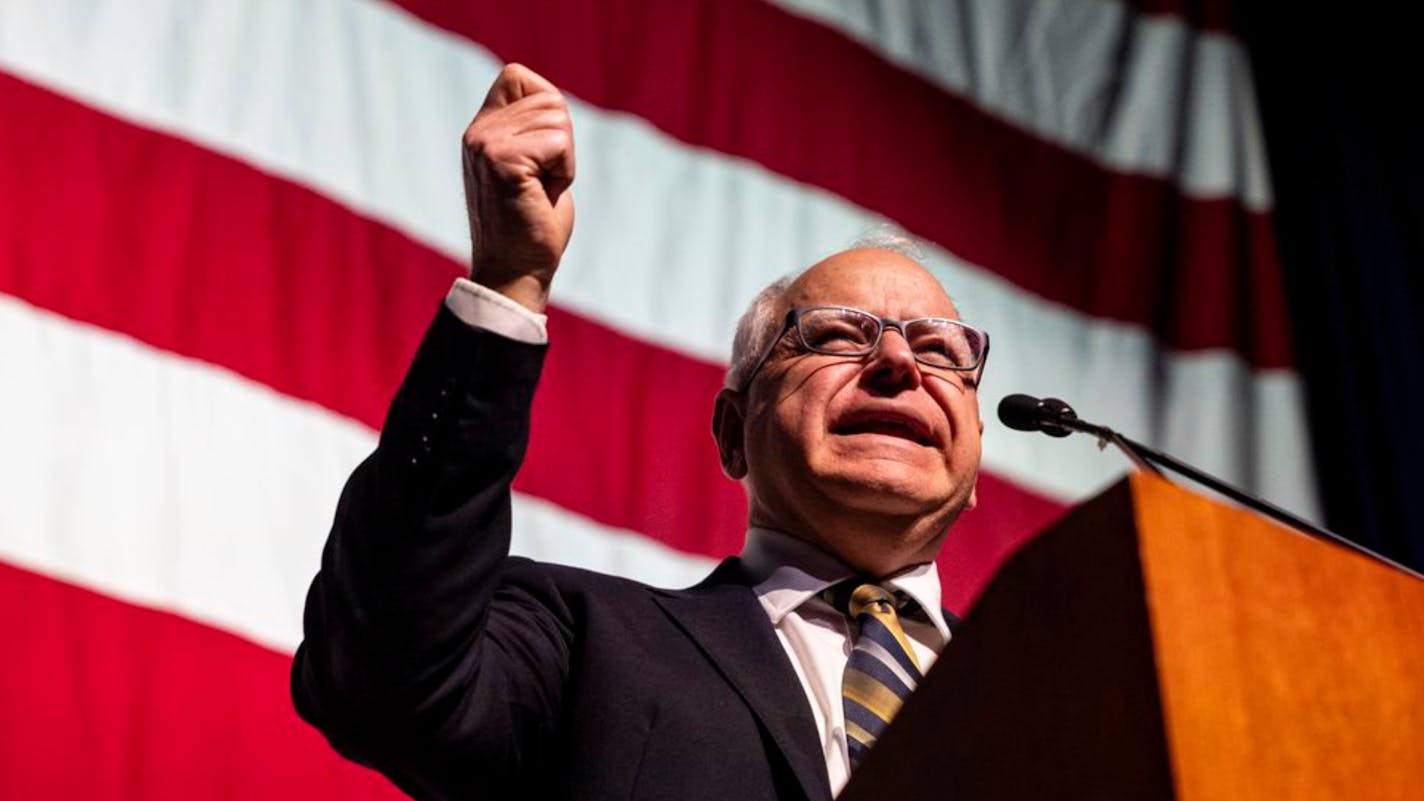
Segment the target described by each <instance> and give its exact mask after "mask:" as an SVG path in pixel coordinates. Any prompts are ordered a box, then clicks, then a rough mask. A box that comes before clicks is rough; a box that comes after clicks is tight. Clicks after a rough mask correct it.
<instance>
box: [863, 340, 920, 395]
mask: <svg viewBox="0 0 1424 801" xmlns="http://www.w3.org/2000/svg"><path fill="white" fill-rule="evenodd" d="M867 358H868V361H867V362H866V365H865V368H864V370H862V371H861V381H862V382H864V383H865V384H867V385H869V386H872V387H875V388H876V389H879V390H881V391H887V390H888V391H891V392H899V391H901V390H906V389H915V388H917V387H919V385H920V378H921V376H920V365H919V362H917V361H915V352H914V351H913V350H911V349H910V343H909V342H907V341H906V340H905V335H904V334H901V333H900V331H899V329H896V328H890V327H888V326H887V327H886V328H885V331H884V332H883V333H882V334H881V335H880V342H879V343H877V344H876V346H875V350H874V351H873V352H872V353H871V354H870V356H868V357H867Z"/></svg>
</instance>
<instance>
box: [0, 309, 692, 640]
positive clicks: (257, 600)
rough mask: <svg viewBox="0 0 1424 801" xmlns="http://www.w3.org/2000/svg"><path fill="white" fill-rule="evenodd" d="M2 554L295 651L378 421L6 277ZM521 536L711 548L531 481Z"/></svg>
mask: <svg viewBox="0 0 1424 801" xmlns="http://www.w3.org/2000/svg"><path fill="white" fill-rule="evenodd" d="M0 342H4V343H5V346H4V348H0V387H6V391H5V392H3V393H0V442H3V443H4V448H3V449H0V558H2V559H5V560H6V561H8V562H11V563H13V564H15V565H17V566H20V567H25V568H28V569H32V570H37V571H39V572H42V573H47V574H49V575H53V576H56V577H59V578H62V579H65V580H69V581H74V582H77V583H80V584H83V585H86V586H88V587H90V588H92V589H95V590H98V591H100V592H103V593H105V594H108V595H111V596H114V597H118V598H122V599H125V600H128V601H133V602H137V603H141V604H145V605H149V606H155V607H158V608H161V609H165V610H168V611H172V612H176V613H179V614H183V615H186V616H188V617H191V618H194V619H196V620H199V621H201V622H204V623H208V624H210V625H214V626H217V627H220V628H223V629H226V630H229V631H232V632H234V633H238V634H241V635H243V636H246V637H248V638H250V639H252V640H254V641H256V642H259V643H262V644H264V645H268V646H270V647H273V648H277V649H280V650H286V651H290V650H292V649H294V648H295V647H296V644H297V642H298V641H299V640H300V638H301V628H300V627H301V610H302V604H303V601H304V600H305V597H306V589H307V585H308V584H310V582H311V578H312V576H313V575H314V574H315V572H316V569H317V567H318V564H319V559H320V551H321V545H322V542H323V541H324V540H325V537H326V533H327V530H328V528H329V527H330V525H331V518H332V513H333V511H334V510H335V508H336V499H337V496H338V494H339V492H340V489H341V485H342V483H343V482H344V481H345V479H346V476H347V475H348V474H349V473H350V471H351V469H352V468H353V467H355V465H356V463H357V462H359V461H360V460H361V459H362V458H364V457H365V456H366V454H367V453H369V452H370V450H371V448H372V447H374V445H375V436H374V434H372V432H371V431H370V430H369V429H366V428H365V427H364V426H360V425H357V424H355V423H352V422H350V421H349V420H346V419H344V418H341V417H339V416H337V415H334V414H332V413H330V412H327V411H325V410H323V409H321V408H319V407H316V406H313V405H311V404H307V403H302V402H299V401H295V400H293V399H291V398H289V397H286V396H284V395H280V394H278V393H275V392H273V391H271V390H269V389H267V388H266V387H263V386H261V385H258V384H254V383H252V382H250V381H247V380H245V379H242V378H240V377H237V376H235V375H233V374H231V373H229V372H227V371H224V370H220V369H218V368H215V367H212V366H210V365H206V364H203V363H200V362H195V361H191V360H188V359H183V358H180V357H177V356H174V355H173V354H170V353H167V352H164V351H158V350H154V349H151V348H148V347H146V346H143V345H140V344H138V343H136V342H134V341H133V340H130V339H128V338H126V337H122V336H118V335H115V334H112V333H109V332H107V331H103V330H101V329H97V328H93V327H90V326H86V325H80V324H76V323H74V322H72V321H70V320H67V319H64V318H61V317H56V316H54V315H52V314H48V313H46V312H43V311H40V310H38V309H36V308H34V307H32V306H29V305H27V304H24V303H20V302H18V301H16V300H14V299H13V298H9V297H7V296H4V295H0ZM514 511H515V522H514V525H515V529H516V535H515V550H516V551H517V552H519V553H522V554H523V555H526V556H530V557H533V558H536V559H542V560H545V561H551V562H559V563H562V564H569V565H573V566H576V567H584V568H588V569H592V570H599V571H602V572H608V573H614V574H618V575H624V576H628V577H631V578H637V579H639V580H643V581H647V582H649V583H652V584H657V585H662V586H686V585H688V584H692V583H694V582H696V581H697V580H699V579H700V578H702V577H703V576H704V575H706V574H707V572H709V571H710V569H711V567H712V565H713V562H712V560H710V559H707V558H705V557H700V556H691V555H687V554H682V553H678V552H675V551H672V550H670V549H668V548H666V547H665V546H663V545H661V544H659V543H657V542H654V541H652V540H649V539H647V538H645V537H642V536H641V535H637V534H634V533H632V532H624V531H616V530H612V529H609V528H607V527H604V526H599V525H597V524H594V523H592V522H590V521H589V520H587V519H584V518H582V517H579V516H578V515H574V514H571V513H569V512H567V511H565V510H563V509H560V508H558V507H556V506H553V505H552V504H549V503H547V502H544V501H541V500H538V499H532V498H522V497H519V496H516V499H515V503H514Z"/></svg>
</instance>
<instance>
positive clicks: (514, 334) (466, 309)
mask: <svg viewBox="0 0 1424 801" xmlns="http://www.w3.org/2000/svg"><path fill="white" fill-rule="evenodd" d="M445 306H446V307H447V308H449V309H450V311H451V312H453V313H454V315H455V316H456V317H458V318H460V320H461V321H463V322H464V323H465V324H466V325H470V326H474V327H475V328H483V329H485V330H486V331H490V332H493V333H495V334H499V335H500V336H502V337H507V338H509V339H513V340H516V341H518V342H525V343H528V344H531V345H542V344H545V343H547V342H548V341H549V334H548V329H547V328H546V325H545V324H546V322H547V320H548V317H546V316H545V315H544V314H542V313H541V312H538V311H533V310H531V308H530V307H529V306H528V305H526V304H525V303H523V302H521V301H519V300H518V299H516V298H512V297H510V296H509V295H508V294H506V293H504V292H499V291H496V290H494V289H492V288H490V287H487V286H483V285H481V284H477V283H475V282H474V281H471V280H469V279H468V278H457V279H455V283H454V285H453V286H451V287H450V292H449V293H448V294H447V295H446V296H445Z"/></svg>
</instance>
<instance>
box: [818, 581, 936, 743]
mask: <svg viewBox="0 0 1424 801" xmlns="http://www.w3.org/2000/svg"><path fill="white" fill-rule="evenodd" d="M826 600H827V601H828V602H829V603H830V604H831V605H832V606H835V607H836V608H837V609H839V610H841V611H842V612H843V613H845V614H846V615H847V616H848V617H850V619H851V621H852V622H853V623H854V624H855V626H856V628H857V632H856V637H855V647H854V649H853V650H852V651H851V654H850V659H849V661H847V662H846V669H845V678H844V679H842V682H841V695H842V698H843V700H844V703H845V730H846V747H847V749H848V751H849V754H850V765H851V768H852V769H854V768H855V767H856V766H857V765H859V764H860V761H861V759H863V758H864V757H865V754H866V752H867V751H869V750H870V747H871V746H872V745H874V744H875V741H876V739H877V738H878V737H879V736H880V733H881V731H883V730H884V729H885V725H886V724H888V723H889V722H890V719H891V718H893V717H894V716H895V713H896V712H898V711H900V705H901V704H903V703H904V702H905V699H906V698H908V697H909V695H910V693H911V692H912V691H913V690H914V689H915V685H917V684H919V682H920V679H922V678H923V675H922V674H921V673H920V664H919V660H917V659H916V658H915V651H914V649H913V648H912V647H911V646H910V640H909V638H907V637H906V636H905V631H904V629H902V628H901V627H900V617H899V615H897V614H896V611H897V609H899V610H904V611H906V612H908V611H910V610H911V609H913V608H917V607H916V605H915V602H914V601H912V600H910V599H909V598H908V597H907V596H905V595H904V594H903V593H898V592H892V591H889V590H886V589H885V588H884V587H881V586H880V585H879V584H874V583H865V582H860V581H857V580H852V581H848V582H843V583H841V584H837V585H835V586H834V587H831V588H830V589H828V590H826Z"/></svg>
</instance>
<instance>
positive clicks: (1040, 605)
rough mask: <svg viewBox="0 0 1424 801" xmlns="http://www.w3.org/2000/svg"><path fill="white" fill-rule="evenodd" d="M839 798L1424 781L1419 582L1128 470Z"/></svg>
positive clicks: (1047, 550) (1035, 552)
mask: <svg viewBox="0 0 1424 801" xmlns="http://www.w3.org/2000/svg"><path fill="white" fill-rule="evenodd" d="M951 536H952V535H951ZM842 797H843V798H847V799H852V800H853V801H854V800H855V799H871V798H888V797H894V798H897V799H914V798H926V799H928V798H955V799H980V798H983V799H1019V798H1024V799H1027V798H1033V799H1044V798H1052V799H1080V798H1081V799H1090V798H1091V799H1191V800H1192V801H1207V800H1208V799H1223V800H1224V799H1233V800H1240V801H1247V800H1249V799H1263V800H1264V799H1272V800H1273V801H1274V800H1276V799H1327V798H1329V799H1401V800H1402V799H1421V798H1424V581H1420V580H1418V579H1417V578H1415V577H1412V576H1409V575H1408V574H1405V573H1402V572H1400V571H1398V570H1395V569H1393V568H1391V567H1389V566H1386V565H1384V564H1381V563H1379V562H1376V561H1374V560H1372V559H1370V558H1368V557H1367V556H1364V555H1362V554H1358V553H1355V552H1353V551H1349V550H1346V549H1344V548H1341V547H1340V546H1337V545H1334V544H1331V543H1327V542H1323V541H1320V540H1316V539H1314V538H1311V537H1309V536H1307V535H1304V534H1301V533H1298V532H1295V531H1292V530H1289V529H1286V528H1283V527H1281V526H1279V525H1277V524H1275V523H1273V522H1271V521H1268V520H1265V519H1264V518H1261V517H1259V516H1257V515H1254V514H1252V513H1250V512H1246V511H1243V510H1240V509H1236V508H1232V507H1228V506H1225V505H1222V504H1220V503H1218V502H1215V501H1212V500H1209V499H1207V498H1205V497H1202V496H1200V495H1197V494H1195V493H1192V492H1189V491H1187V490H1184V489H1181V488H1179V487H1177V486H1175V485H1172V484H1169V483H1167V482H1166V481H1163V480H1162V479H1159V478H1156V477H1152V476H1146V475H1134V476H1131V477H1129V478H1128V479H1127V480H1125V481H1124V482H1122V483H1120V484H1118V485H1116V486H1114V487H1113V488H1111V489H1109V490H1108V491H1107V492H1105V493H1103V494H1102V495H1100V496H1099V497H1098V498H1096V499H1094V500H1092V501H1089V502H1088V503H1086V504H1084V505H1083V506H1080V507H1078V508H1077V509H1074V510H1073V511H1072V512H1070V513H1069V514H1068V515H1067V516H1065V517H1064V518H1063V519H1062V520H1061V521H1060V522H1059V523H1058V524H1056V525H1055V526H1053V527H1052V528H1050V529H1049V530H1048V531H1046V532H1045V533H1044V534H1042V535H1040V536H1039V537H1038V538H1036V539H1035V540H1033V541H1032V542H1030V543H1029V544H1028V545H1027V546H1025V547H1024V548H1023V549H1022V550H1021V551H1020V552H1019V553H1018V554H1016V555H1015V556H1014V557H1012V558H1011V559H1010V560H1009V561H1008V562H1007V563H1006V564H1005V566H1004V568H1003V569H1002V570H1001V571H1000V572H999V574H998V575H997V576H996V577H995V579H994V581H993V582H992V583H991V584H990V585H989V587H988V588H987V590H986V591H985V593H984V594H983V596H981V598H980V599H979V602H978V603H977V604H976V605H975V607H974V609H973V610H972V611H971V612H970V614H969V615H968V616H967V617H966V620H965V622H964V625H963V626H962V627H961V630H960V632H958V633H956V635H955V638H954V641H953V642H952V643H951V644H950V645H949V647H948V648H947V649H946V650H945V653H944V654H943V655H942V656H941V658H940V660H939V662H938V663H937V664H936V666H935V668H934V669H933V670H932V671H931V672H930V675H929V676H927V677H926V679H925V682H924V684H923V685H922V686H921V688H920V689H919V690H917V691H916V693H915V694H914V695H913V696H912V697H911V699H910V702H909V703H908V704H906V706H905V708H904V710H903V711H902V712H901V713H900V715H899V717H897V719H896V721H895V723H894V724H893V725H892V726H890V728H889V729H888V730H887V731H886V732H885V735H884V737H883V738H882V740H881V742H880V743H879V744H878V745H877V746H876V748H875V749H874V750H872V752H871V753H870V755H869V756H868V757H867V759H866V761H865V763H864V764H863V765H862V766H861V768H860V770H859V771H858V772H857V774H856V775H855V776H854V777H853V778H852V781H851V783H850V785H849V786H848V787H847V788H846V791H845V793H844V794H843V796H842Z"/></svg>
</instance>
